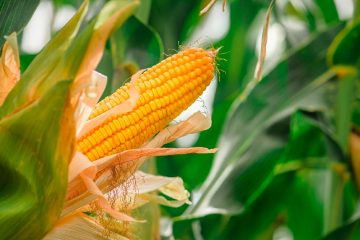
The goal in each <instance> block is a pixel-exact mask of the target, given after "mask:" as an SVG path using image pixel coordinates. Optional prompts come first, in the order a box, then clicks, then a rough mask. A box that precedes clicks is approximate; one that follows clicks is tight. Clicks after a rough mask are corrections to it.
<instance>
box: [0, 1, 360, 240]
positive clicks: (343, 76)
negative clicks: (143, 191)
mask: <svg viewBox="0 0 360 240" xmlns="http://www.w3.org/2000/svg"><path fill="white" fill-rule="evenodd" d="M81 2H82V1H80V0H73V1H70V0H53V1H49V0H48V1H39V0H28V1H22V0H12V1H5V0H2V1H0V23H1V24H0V31H1V35H6V34H10V33H11V32H12V31H18V32H20V36H19V45H20V46H21V56H20V58H21V69H22V71H23V70H24V69H26V68H27V66H28V65H29V64H30V63H31V61H32V59H33V58H34V57H35V56H36V54H37V53H38V52H39V51H40V50H41V48H42V47H43V46H44V44H46V42H47V41H48V40H49V39H50V38H51V36H53V35H54V34H55V33H56V32H57V31H58V30H59V29H60V28H61V27H62V26H63V24H64V23H66V21H67V20H68V19H69V18H70V17H71V16H72V14H74V13H75V11H76V9H77V8H78V7H79V6H80V4H81ZM105 2H106V1H104V0H96V1H95V0H93V1H91V6H90V11H89V14H88V16H87V19H88V20H90V19H91V18H92V17H93V16H94V15H95V14H96V12H97V11H99V9H100V8H101V6H103V4H104V3H105ZM207 3H208V1H202V0H179V1H175V0H142V1H141V6H140V7H139V9H138V10H137V12H136V14H135V15H134V16H132V17H131V18H130V19H129V20H128V21H127V22H126V23H125V25H124V26H122V27H121V28H120V29H118V30H117V31H116V32H115V33H114V34H113V35H112V37H111V39H110V41H108V43H107V48H106V51H105V54H104V56H103V59H102V61H101V63H100V65H99V67H98V71H99V72H101V73H103V74H105V75H107V76H108V78H109V82H110V84H108V86H107V89H106V92H105V94H104V95H109V94H111V93H112V92H113V91H114V90H115V89H117V88H118V87H119V86H121V85H122V84H123V83H124V82H126V81H128V79H129V76H131V75H132V74H133V73H135V72H136V71H137V70H139V69H142V68H146V67H149V66H151V65H153V64H155V63H157V62H159V61H160V60H161V59H163V58H164V57H165V56H166V55H169V54H173V53H175V52H176V51H178V50H179V49H181V48H182V47H187V46H201V47H215V48H219V47H221V50H220V52H219V55H218V59H217V68H218V72H217V75H216V77H215V79H214V80H213V83H212V84H211V86H210V87H209V88H208V89H207V91H206V92H205V94H204V95H203V96H202V97H201V99H199V101H197V102H196V103H195V104H194V106H192V107H191V108H190V110H189V111H187V112H186V113H184V114H183V115H181V116H180V117H179V118H178V119H177V121H179V120H182V119H185V118H186V116H188V115H189V114H191V112H194V111H199V110H200V111H203V112H206V113H207V114H211V116H212V121H213V125H212V127H211V129H210V130H208V131H205V132H203V133H201V134H199V135H192V136H189V137H186V138H183V139H181V140H179V141H177V142H176V143H173V144H172V145H171V146H183V147H184V146H185V147H186V146H204V147H209V148H213V147H217V148H218V149H219V151H218V153H217V154H216V155H215V156H212V155H202V156H199V155H185V156H171V157H162V158H158V159H156V160H154V161H152V162H150V163H148V164H147V165H146V166H145V167H146V168H147V170H148V171H153V172H157V173H159V174H161V175H165V176H180V177H182V178H183V179H184V182H185V185H186V187H187V188H188V189H189V190H190V191H191V192H192V201H193V204H192V205H191V206H184V207H181V208H179V209H170V208H169V209H168V208H161V213H162V219H161V237H162V239H276V240H280V239H281V240H285V239H286V240H287V239H289V240H290V239H304V240H308V239H309V240H311V239H360V228H359V226H358V225H359V223H360V218H359V216H360V210H359V209H358V187H357V184H356V178H357V177H359V175H358V174H359V173H358V171H360V168H359V166H358V165H359V163H357V162H356V159H357V160H359V155H360V152H359V148H360V147H359V145H360V143H359V142H360V140H359V139H360V135H359V132H360V128H359V127H360V81H359V67H360V61H359V59H360V18H359V17H360V1H359V0H354V1H352V0H336V1H335V0H313V1H308V0H278V1H276V3H275V5H274V8H273V11H272V15H271V20H270V25H269V29H268V44H267V56H266V59H265V68H264V69H265V74H264V77H263V79H262V80H261V81H254V71H255V67H256V63H257V61H258V58H259V52H260V47H261V41H260V40H261V33H262V28H263V25H264V22H265V15H266V11H267V9H268V7H269V5H270V1H266V0H246V1H244V0H229V1H227V4H226V6H225V9H224V11H222V1H217V2H216V3H215V5H214V6H213V7H212V8H211V9H210V11H209V12H207V13H206V14H205V15H204V16H199V12H200V10H201V9H202V8H203V7H205V6H206V4H207ZM3 42H4V40H3V39H1V45H2V44H3ZM249 84H250V85H249ZM350 136H351V137H350ZM156 209H157V207H156V206H149V205H148V206H145V207H143V210H144V211H145V212H147V213H148V215H149V216H150V217H151V216H157V215H156V214H155V213H156V211H157V210H156ZM153 221H155V219H154V220H153ZM151 224H152V223H151V221H149V223H147V224H144V226H145V227H144V228H150V227H151Z"/></svg>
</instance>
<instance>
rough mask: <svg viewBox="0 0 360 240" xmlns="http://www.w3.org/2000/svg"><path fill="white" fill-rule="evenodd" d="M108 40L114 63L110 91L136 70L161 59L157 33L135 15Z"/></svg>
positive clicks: (160, 44) (159, 41)
mask: <svg viewBox="0 0 360 240" xmlns="http://www.w3.org/2000/svg"><path fill="white" fill-rule="evenodd" d="M139 36H141V37H139ZM110 41H111V53H112V61H113V64H114V78H113V83H112V91H115V90H116V89H117V88H119V87H120V86H122V85H123V84H124V82H125V81H126V80H128V79H129V78H130V77H131V75H133V74H134V73H136V72H137V71H138V70H140V69H144V68H148V67H150V66H153V65H155V64H157V63H158V62H159V61H160V60H161V59H162V53H163V46H162V42H161V39H160V37H159V35H158V34H157V33H156V32H155V31H154V30H153V29H152V28H151V27H149V26H147V25H145V24H143V23H142V22H141V21H140V20H139V19H138V18H137V17H131V18H130V19H129V20H128V21H127V22H126V23H125V24H124V25H123V26H122V27H121V28H120V29H119V30H118V31H116V32H115V33H114V34H113V35H112V37H111V40H110Z"/></svg>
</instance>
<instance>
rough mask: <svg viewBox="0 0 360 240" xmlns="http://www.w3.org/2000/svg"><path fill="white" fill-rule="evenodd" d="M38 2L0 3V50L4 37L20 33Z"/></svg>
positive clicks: (15, 0) (13, 0)
mask: <svg viewBox="0 0 360 240" xmlns="http://www.w3.org/2000/svg"><path fill="white" fill-rule="evenodd" d="M39 2H40V0H27V1H23V0H11V1H6V0H1V1H0V48H2V45H3V44H4V41H5V38H4V36H6V35H9V34H11V33H12V32H19V31H21V30H22V29H23V28H24V27H25V25H26V24H27V22H28V21H29V20H30V18H31V16H32V15H33V13H34V12H35V9H36V7H37V6H38V4H39Z"/></svg>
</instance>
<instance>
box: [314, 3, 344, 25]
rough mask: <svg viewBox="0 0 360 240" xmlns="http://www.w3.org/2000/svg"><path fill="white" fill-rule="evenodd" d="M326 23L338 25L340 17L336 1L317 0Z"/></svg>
mask: <svg viewBox="0 0 360 240" xmlns="http://www.w3.org/2000/svg"><path fill="white" fill-rule="evenodd" d="M314 2H316V4H317V5H318V6H319V8H320V11H321V13H322V15H323V17H324V20H325V22H326V23H328V24H329V23H338V22H339V15H338V12H337V9H336V5H335V1H328V0H315V1H314Z"/></svg>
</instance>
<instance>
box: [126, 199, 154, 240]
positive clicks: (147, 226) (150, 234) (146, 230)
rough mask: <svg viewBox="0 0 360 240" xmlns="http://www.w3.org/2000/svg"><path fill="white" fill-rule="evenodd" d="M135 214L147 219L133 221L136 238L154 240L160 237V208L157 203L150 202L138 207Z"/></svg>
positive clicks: (132, 226)
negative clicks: (140, 221) (137, 221)
mask: <svg viewBox="0 0 360 240" xmlns="http://www.w3.org/2000/svg"><path fill="white" fill-rule="evenodd" d="M134 216H135V217H136V218H137V219H144V220H146V222H145V223H131V229H132V232H133V233H134V235H135V236H133V237H134V238H135V239H139V240H140V239H141V240H153V239H159V237H160V209H159V206H158V205H157V204H154V203H148V204H145V205H144V206H142V207H140V208H139V209H136V210H135V212H134Z"/></svg>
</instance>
